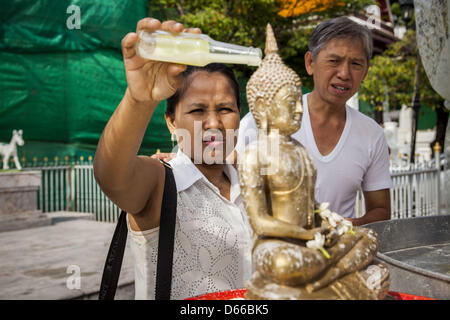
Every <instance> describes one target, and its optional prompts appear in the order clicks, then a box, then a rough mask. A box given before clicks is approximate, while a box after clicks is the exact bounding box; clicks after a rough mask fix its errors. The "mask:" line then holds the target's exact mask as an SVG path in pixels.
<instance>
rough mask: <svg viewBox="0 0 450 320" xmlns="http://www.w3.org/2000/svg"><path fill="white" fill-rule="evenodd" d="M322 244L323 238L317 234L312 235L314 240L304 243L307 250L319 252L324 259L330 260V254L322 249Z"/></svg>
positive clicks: (323, 242)
mask: <svg viewBox="0 0 450 320" xmlns="http://www.w3.org/2000/svg"><path fill="white" fill-rule="evenodd" d="M324 244H325V236H324V235H323V234H321V233H319V232H317V233H316V234H315V235H314V240H309V241H308V242H306V246H307V247H308V248H310V249H316V250H320V251H321V252H322V254H323V255H324V256H325V258H327V259H330V258H331V257H330V254H329V253H328V251H327V250H325V248H324V247H323V245H324Z"/></svg>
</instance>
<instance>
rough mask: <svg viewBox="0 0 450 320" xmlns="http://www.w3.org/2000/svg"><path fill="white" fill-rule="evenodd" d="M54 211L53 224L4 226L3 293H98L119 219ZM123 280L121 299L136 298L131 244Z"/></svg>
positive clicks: (7, 295) (93, 296)
mask: <svg viewBox="0 0 450 320" xmlns="http://www.w3.org/2000/svg"><path fill="white" fill-rule="evenodd" d="M51 216H52V220H53V225H50V226H44V227H36V228H30V229H23V230H17V231H6V232H0V244H1V246H0V299H77V298H78V299H80V298H81V299H97V294H98V289H99V287H100V282H101V276H102V272H103V267H104V263H105V258H106V254H107V252H108V248H109V244H110V241H111V238H112V234H113V231H114V228H115V224H112V223H106V222H96V221H92V220H89V219H88V218H87V217H88V216H86V215H83V214H81V215H80V214H75V215H73V214H71V213H67V212H58V213H53V214H52V215H51ZM68 217H69V218H68ZM78 270H79V271H80V273H81V276H80V278H79V279H80V281H79V288H77V285H78V282H77V280H76V278H75V273H76V272H77V271H78ZM119 286H122V289H121V290H118V293H117V295H116V298H117V299H133V298H134V269H133V260H132V255H131V252H130V248H129V245H128V244H127V248H126V249H125V256H124V261H123V265H122V272H121V275H120V279H119ZM70 287H72V289H70Z"/></svg>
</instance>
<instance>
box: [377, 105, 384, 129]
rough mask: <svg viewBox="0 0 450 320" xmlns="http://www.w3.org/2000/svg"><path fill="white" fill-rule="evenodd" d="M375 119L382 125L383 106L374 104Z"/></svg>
mask: <svg viewBox="0 0 450 320" xmlns="http://www.w3.org/2000/svg"><path fill="white" fill-rule="evenodd" d="M375 121H376V122H377V123H378V124H379V125H380V126H382V125H383V107H382V106H376V107H375Z"/></svg>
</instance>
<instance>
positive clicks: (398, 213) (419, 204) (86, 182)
mask: <svg viewBox="0 0 450 320" xmlns="http://www.w3.org/2000/svg"><path fill="white" fill-rule="evenodd" d="M446 166H447V170H446V171H442V168H441V167H442V166H441V164H440V163H439V162H438V163H437V164H436V163H419V164H416V165H414V164H405V165H403V166H392V167H391V177H392V182H393V187H392V188H391V190H390V194H391V212H392V215H391V218H392V219H399V218H410V217H420V216H428V215H436V214H439V213H440V212H439V211H440V209H441V210H442V208H443V206H445V208H447V209H448V208H449V205H450V203H448V202H449V201H450V188H443V190H441V188H440V186H441V185H442V184H443V183H442V181H445V180H443V179H444V178H443V175H444V174H446V175H449V174H450V171H449V170H448V165H447V164H446ZM27 169H31V170H41V171H42V185H41V189H40V190H39V191H38V208H39V209H41V210H42V212H54V211H75V212H87V213H92V214H93V215H94V219H95V220H97V221H105V222H114V221H116V219H117V217H118V215H119V213H120V209H119V208H118V207H117V206H116V205H115V204H114V203H113V202H112V201H110V200H109V199H108V198H107V196H106V195H105V194H104V193H103V192H102V191H101V189H100V187H99V186H98V184H97V183H96V181H95V179H94V171H93V166H92V163H91V162H89V163H85V164H74V165H67V164H64V165H53V166H42V167H32V168H27ZM444 169H445V168H444ZM442 191H443V193H444V194H442V195H441V192H442ZM364 213H365V205H364V196H363V193H362V192H358V194H357V198H356V203H355V215H356V216H357V217H360V216H362V215H364Z"/></svg>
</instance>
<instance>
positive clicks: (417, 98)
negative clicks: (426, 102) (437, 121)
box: [409, 50, 421, 163]
mask: <svg viewBox="0 0 450 320" xmlns="http://www.w3.org/2000/svg"><path fill="white" fill-rule="evenodd" d="M420 64H421V62H420V54H419V50H417V59H416V72H415V76H414V96H413V101H412V104H413V120H412V128H411V129H412V130H411V151H410V154H409V160H410V162H412V163H414V159H415V156H416V134H417V123H418V122H419V110H420Z"/></svg>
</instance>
